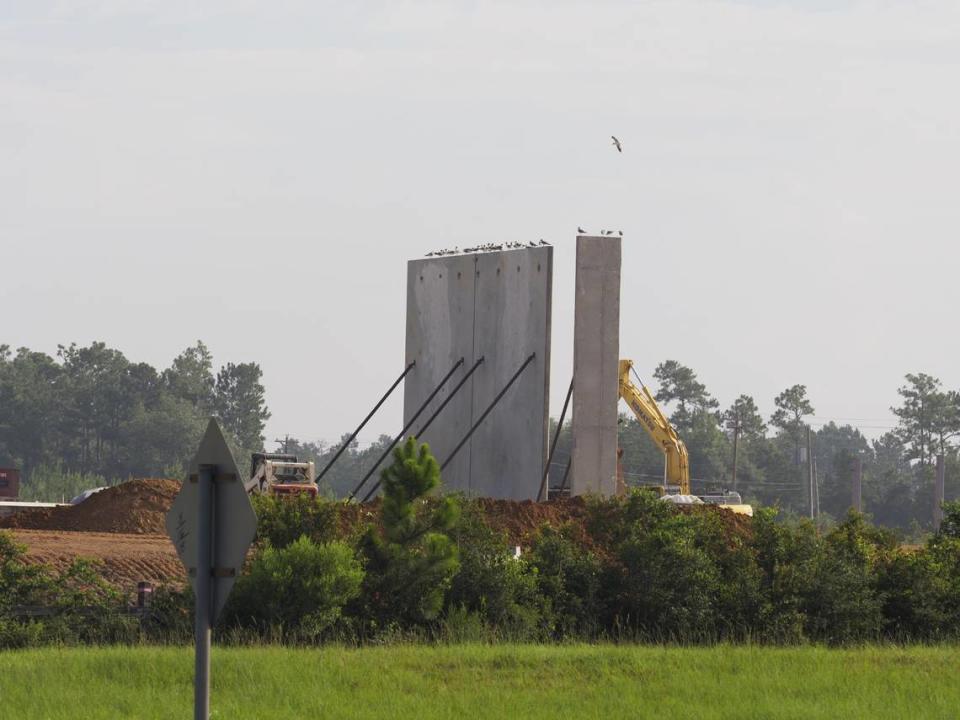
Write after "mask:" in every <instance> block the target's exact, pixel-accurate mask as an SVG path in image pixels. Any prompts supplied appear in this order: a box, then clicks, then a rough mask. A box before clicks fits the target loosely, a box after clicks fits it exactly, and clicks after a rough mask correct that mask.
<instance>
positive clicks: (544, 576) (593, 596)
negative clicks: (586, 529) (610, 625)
mask: <svg viewBox="0 0 960 720" xmlns="http://www.w3.org/2000/svg"><path fill="white" fill-rule="evenodd" d="M572 535H573V530H572V528H570V527H563V528H552V527H549V526H546V527H543V528H541V529H540V531H539V533H538V534H537V536H536V538H535V539H534V542H533V546H532V547H531V551H530V555H529V558H528V562H529V563H530V566H531V568H532V569H533V571H534V573H535V577H536V581H537V588H538V590H539V593H540V595H541V597H542V598H543V601H544V602H546V603H548V604H549V607H550V612H549V618H550V620H551V628H550V629H551V634H552V635H553V637H555V638H557V639H565V638H576V637H583V638H594V637H596V636H597V634H598V632H599V629H600V617H599V616H600V607H601V603H600V596H599V593H600V578H601V575H602V571H603V567H602V565H601V563H600V561H599V560H598V559H597V557H596V556H595V555H594V554H593V553H591V552H589V551H587V550H585V549H584V548H583V547H581V546H580V545H579V544H578V543H577V542H576V541H575V540H574V539H573V537H572Z"/></svg>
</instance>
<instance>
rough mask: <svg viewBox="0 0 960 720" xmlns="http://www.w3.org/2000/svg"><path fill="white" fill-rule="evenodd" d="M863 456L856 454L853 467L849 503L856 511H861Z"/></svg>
mask: <svg viewBox="0 0 960 720" xmlns="http://www.w3.org/2000/svg"><path fill="white" fill-rule="evenodd" d="M862 499H863V458H862V457H860V456H857V462H856V465H855V466H854V468H853V488H852V489H851V492H850V505H851V506H852V507H853V509H854V510H856V511H857V512H863V505H862Z"/></svg>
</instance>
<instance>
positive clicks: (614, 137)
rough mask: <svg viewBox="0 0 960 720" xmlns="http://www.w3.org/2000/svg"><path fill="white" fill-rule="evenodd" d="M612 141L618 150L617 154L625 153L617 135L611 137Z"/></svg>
mask: <svg viewBox="0 0 960 720" xmlns="http://www.w3.org/2000/svg"><path fill="white" fill-rule="evenodd" d="M610 139H612V140H613V145H614V147H616V148H617V152H623V148H622V147H620V141H619V140H617V136H616V135H611V136H610Z"/></svg>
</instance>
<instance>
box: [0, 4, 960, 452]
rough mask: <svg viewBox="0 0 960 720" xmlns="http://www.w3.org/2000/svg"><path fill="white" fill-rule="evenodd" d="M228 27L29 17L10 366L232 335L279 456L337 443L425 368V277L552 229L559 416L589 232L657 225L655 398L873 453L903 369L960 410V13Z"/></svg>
mask: <svg viewBox="0 0 960 720" xmlns="http://www.w3.org/2000/svg"><path fill="white" fill-rule="evenodd" d="M198 5H200V4H198V3H195V2H178V1H176V0H164V1H163V2H159V1H158V2H125V1H124V0H102V1H99V2H96V1H92V0H91V1H84V0H69V1H67V2H42V1H41V0H23V1H22V2H21V1H19V0H13V1H12V2H11V0H0V343H9V344H10V345H13V346H15V347H16V346H21V345H26V346H29V347H31V348H34V349H39V350H45V351H47V352H51V353H53V352H55V350H56V346H57V344H58V343H69V342H71V341H76V342H78V343H81V344H86V343H89V342H90V341H92V340H103V341H105V342H107V343H108V344H110V345H112V346H115V347H118V348H120V349H122V350H123V351H124V352H125V353H126V354H127V356H128V357H129V358H130V359H131V360H135V361H141V360H142V361H147V362H150V363H152V364H155V365H157V366H161V367H163V366H166V365H167V364H169V362H170V360H171V359H172V358H173V356H174V355H176V354H177V353H178V352H179V351H180V350H181V349H182V348H184V347H186V346H188V345H190V344H192V343H193V342H194V341H196V340H197V339H198V338H202V339H203V340H204V341H205V342H206V343H207V344H208V345H209V346H210V348H211V350H212V351H213V353H214V356H215V360H216V362H217V363H218V364H219V363H222V362H226V361H235V362H239V361H245V360H255V361H257V362H259V363H260V364H261V366H262V367H263V371H264V382H265V384H266V387H267V393H268V401H269V405H270V409H271V410H272V411H273V418H272V419H271V420H270V422H269V424H268V433H269V438H273V437H276V436H278V435H280V434H283V433H290V434H292V435H296V436H299V437H303V438H305V439H318V438H324V439H327V440H332V439H335V438H336V437H337V436H338V435H339V434H340V433H341V432H345V431H348V430H350V429H352V427H353V426H354V425H355V424H356V423H357V422H358V421H359V419H360V418H361V417H363V415H364V414H365V413H366V411H367V410H368V408H369V407H370V406H371V405H372V404H373V402H374V401H375V400H376V399H377V398H378V397H379V396H380V394H381V393H382V391H383V390H384V389H385V388H386V386H387V385H388V384H389V383H390V382H391V381H392V380H393V378H394V377H395V376H396V374H397V373H398V372H399V371H400V369H401V368H402V364H403V353H404V348H403V334H404V329H403V328H404V322H403V321H404V298H405V289H404V283H405V267H404V264H405V262H406V261H407V260H408V259H410V258H413V257H416V256H418V255H420V254H422V253H424V252H426V251H428V250H430V249H433V248H436V247H450V246H453V245H459V246H460V247H464V246H466V245H470V244H475V243H482V242H489V241H507V240H529V239H533V240H536V239H539V238H541V237H542V238H545V239H547V240H548V241H550V242H552V243H553V244H554V245H555V246H556V250H555V258H554V260H555V276H554V316H553V358H554V361H553V383H552V384H553V392H552V398H553V413H554V414H558V413H559V409H560V404H561V402H562V399H563V392H564V391H565V389H566V386H567V383H568V382H569V377H570V373H571V366H572V362H571V359H572V347H571V342H572V324H573V241H574V235H575V234H576V228H577V226H578V225H581V226H583V227H584V228H587V229H591V230H597V229H599V228H604V227H605V228H615V229H623V231H624V233H625V239H624V252H623V259H624V278H623V292H622V337H621V353H622V355H623V356H624V357H632V358H634V359H635V360H636V361H637V364H638V368H639V370H640V372H641V374H642V375H643V376H645V377H649V376H650V375H651V373H652V369H653V367H654V366H655V365H656V364H657V363H658V362H660V361H662V360H664V359H666V358H674V359H677V360H679V361H681V362H683V363H685V364H688V365H690V366H692V367H693V368H694V369H695V370H696V371H697V372H698V373H699V375H700V378H701V379H702V380H703V381H704V382H705V383H706V385H707V387H708V389H709V390H710V391H712V392H713V393H714V394H715V395H716V396H717V397H718V398H719V400H720V401H721V403H722V404H723V405H724V406H726V405H727V404H729V403H730V401H732V400H733V398H734V397H735V396H736V395H738V394H740V393H750V394H752V395H754V396H755V397H756V398H757V401H758V402H759V404H760V406H761V408H762V409H763V410H764V412H765V413H767V414H769V412H770V411H771V410H772V407H773V402H772V400H773V397H774V396H775V395H776V394H777V393H778V392H779V391H780V390H782V389H783V388H784V387H786V386H788V385H791V384H793V383H805V384H806V385H807V386H808V388H809V394H810V397H811V399H812V401H813V403H814V406H815V407H816V410H817V416H818V419H819V421H822V420H826V419H830V418H837V419H841V420H845V419H847V418H857V419H862V420H859V421H858V423H859V424H860V425H862V426H865V427H866V428H867V429H866V432H868V433H869V434H871V435H874V434H876V433H878V432H882V430H881V429H880V428H882V426H885V425H891V424H893V420H892V419H891V413H890V411H889V406H890V405H891V404H894V403H895V402H896V401H897V395H896V388H897V387H898V386H899V385H900V384H901V382H902V377H903V375H904V373H907V372H920V371H925V372H929V373H932V374H934V375H938V376H939V377H941V378H942V379H943V381H944V383H945V384H946V385H947V386H948V387H952V388H960V367H958V363H957V359H958V357H960V332H958V328H957V308H958V307H960V287H958V284H957V282H956V278H957V274H958V266H960V263H958V260H960V251H958V249H957V244H956V243H957V240H958V237H960V232H958V231H960V196H958V192H960V178H958V174H960V93H958V92H957V87H960V3H958V2H956V0H946V1H944V2H938V1H930V2H923V1H919V2H918V1H911V2H898V1H895V0H887V1H885V2H840V1H832V2H826V1H825V0H824V1H817V2H800V1H796V2H787V1H786V0H784V1H782V2H774V1H772V0H770V1H766V2H764V1H761V0H756V1H754V2H731V1H724V0H669V1H666V0H665V1H663V2H576V1H574V2H558V1H557V0H551V1H550V2H546V1H545V2H518V1H516V0H514V1H511V2H451V1H446V2H437V3H408V2H379V3H347V2H338V3H333V2H330V3H321V2H269V3H267V2H262V3H256V2H238V1H237V0H230V1H229V2H226V1H224V2H210V3H203V4H202V7H198ZM611 134H615V135H617V136H618V137H619V138H620V139H621V140H622V141H623V146H624V151H623V154H618V153H617V152H616V151H615V150H614V149H613V148H612V147H611V146H610V144H609V143H610V139H609V138H610V135H611ZM397 400H398V402H394V403H392V404H391V405H390V406H389V407H388V408H387V409H386V411H384V412H383V413H382V414H381V415H380V417H379V418H378V420H377V421H376V422H375V423H372V424H371V426H370V429H369V431H367V432H366V433H364V436H362V439H363V440H365V441H369V440H372V439H374V438H375V437H376V435H377V434H378V433H380V432H385V433H391V434H392V433H395V432H396V431H398V430H399V422H400V418H399V415H400V403H399V394H398V398H397Z"/></svg>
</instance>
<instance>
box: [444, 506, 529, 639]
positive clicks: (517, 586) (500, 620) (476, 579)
mask: <svg viewBox="0 0 960 720" xmlns="http://www.w3.org/2000/svg"><path fill="white" fill-rule="evenodd" d="M450 537H451V539H452V540H453V541H454V542H455V543H456V545H457V551H458V557H459V560H460V567H459V570H458V572H457V574H456V575H455V576H454V577H453V580H452V582H451V585H450V590H449V592H448V593H447V597H446V601H445V604H446V613H447V618H448V620H449V618H450V617H451V616H454V615H457V614H458V613H461V614H462V613H466V614H467V615H466V616H462V620H461V622H465V621H468V619H469V617H472V618H474V619H476V620H477V621H478V622H479V623H480V625H481V626H482V627H483V628H485V629H490V628H494V629H495V631H496V634H498V635H499V636H500V637H507V638H511V639H513V640H535V639H540V638H542V637H543V636H544V633H545V632H546V629H547V624H548V622H547V617H546V616H547V615H548V608H546V607H544V595H543V594H542V593H541V592H540V590H539V587H538V580H539V578H540V576H539V574H538V572H537V569H536V567H535V566H534V567H531V566H529V565H528V561H527V560H525V559H521V558H515V557H514V554H513V552H512V550H511V548H509V547H508V543H507V539H506V536H505V535H503V534H502V533H497V532H495V531H494V530H492V529H491V528H489V527H488V526H487V525H486V524H485V523H484V522H483V518H482V515H481V513H480V511H479V509H478V507H477V505H476V504H475V503H471V502H469V501H467V502H465V503H464V505H463V513H462V515H461V517H460V521H459V523H458V524H457V526H456V527H455V528H454V529H453V530H452V531H451V532H450ZM468 616H469V617H468Z"/></svg>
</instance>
